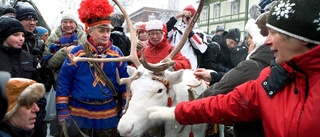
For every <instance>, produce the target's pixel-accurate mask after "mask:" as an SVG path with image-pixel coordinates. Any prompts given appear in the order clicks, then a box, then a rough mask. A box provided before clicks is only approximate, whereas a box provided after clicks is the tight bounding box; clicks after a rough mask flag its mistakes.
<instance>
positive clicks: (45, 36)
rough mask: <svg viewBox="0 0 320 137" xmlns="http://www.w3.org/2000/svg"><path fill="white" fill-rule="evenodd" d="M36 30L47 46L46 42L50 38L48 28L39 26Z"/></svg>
mask: <svg viewBox="0 0 320 137" xmlns="http://www.w3.org/2000/svg"><path fill="white" fill-rule="evenodd" d="M36 29H37V31H38V36H39V37H40V38H41V40H42V41H43V43H44V44H46V41H47V39H48V37H49V32H48V30H47V29H46V28H44V27H42V26H37V27H36Z"/></svg>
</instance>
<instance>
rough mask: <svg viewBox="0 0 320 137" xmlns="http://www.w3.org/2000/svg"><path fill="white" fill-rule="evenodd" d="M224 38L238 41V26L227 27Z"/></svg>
mask: <svg viewBox="0 0 320 137" xmlns="http://www.w3.org/2000/svg"><path fill="white" fill-rule="evenodd" d="M226 38H228V39H232V40H234V41H235V42H237V43H239V42H240V30H239V29H238V28H233V29H229V31H228V33H227V35H226Z"/></svg>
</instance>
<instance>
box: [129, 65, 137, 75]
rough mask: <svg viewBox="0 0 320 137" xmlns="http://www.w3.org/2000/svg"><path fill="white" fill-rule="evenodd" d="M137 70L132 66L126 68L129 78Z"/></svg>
mask: <svg viewBox="0 0 320 137" xmlns="http://www.w3.org/2000/svg"><path fill="white" fill-rule="evenodd" d="M136 70H137V69H136V68H135V67H132V66H127V72H128V74H129V75H130V76H131V75H132V74H133V73H134V72H135V71H136Z"/></svg>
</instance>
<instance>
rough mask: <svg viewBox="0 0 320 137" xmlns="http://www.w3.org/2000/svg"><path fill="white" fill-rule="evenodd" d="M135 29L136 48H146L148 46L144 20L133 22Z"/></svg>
mask: <svg viewBox="0 0 320 137" xmlns="http://www.w3.org/2000/svg"><path fill="white" fill-rule="evenodd" d="M134 26H135V28H136V30H137V39H138V41H137V44H138V45H137V50H138V51H139V50H141V49H143V48H146V47H147V46H148V39H149V36H148V31H147V30H146V22H141V21H140V22H137V23H135V24H134Z"/></svg>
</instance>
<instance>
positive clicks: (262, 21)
mask: <svg viewBox="0 0 320 137" xmlns="http://www.w3.org/2000/svg"><path fill="white" fill-rule="evenodd" d="M268 15H269V11H267V12H264V13H262V14H261V15H260V16H259V17H258V18H257V19H256V24H257V25H258V27H259V29H260V33H261V35H262V36H268V34H269V30H268V28H267V26H266V24H267V18H268Z"/></svg>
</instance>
